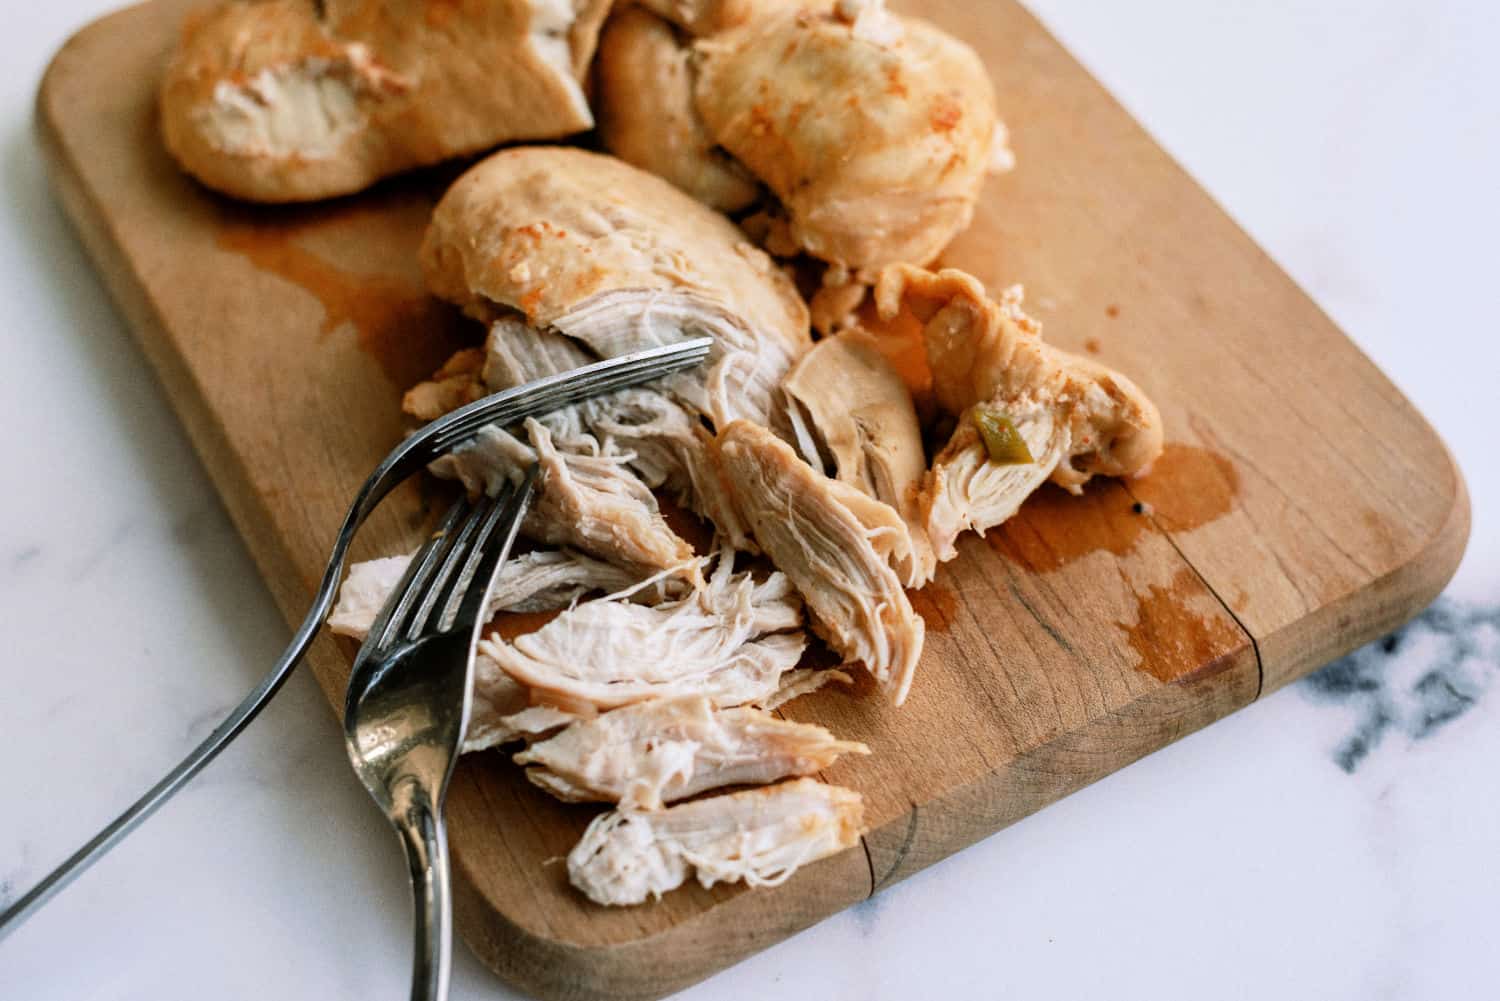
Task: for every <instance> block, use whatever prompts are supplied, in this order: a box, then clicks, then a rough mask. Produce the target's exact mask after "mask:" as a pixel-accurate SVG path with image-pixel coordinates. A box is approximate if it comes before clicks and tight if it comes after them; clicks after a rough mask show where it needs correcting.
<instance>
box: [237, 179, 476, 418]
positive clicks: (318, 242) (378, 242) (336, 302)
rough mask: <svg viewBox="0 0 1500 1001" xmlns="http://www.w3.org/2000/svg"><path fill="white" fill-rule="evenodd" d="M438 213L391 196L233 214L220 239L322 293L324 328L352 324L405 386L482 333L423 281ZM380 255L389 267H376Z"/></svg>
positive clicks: (359, 339) (362, 343)
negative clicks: (419, 249)
mask: <svg viewBox="0 0 1500 1001" xmlns="http://www.w3.org/2000/svg"><path fill="white" fill-rule="evenodd" d="M429 212H430V201H427V200H426V199H425V198H419V199H416V200H414V199H411V198H410V197H409V196H406V197H391V196H389V195H386V196H383V197H382V196H379V195H377V196H375V197H373V198H372V199H371V200H370V201H368V202H341V203H333V204H332V205H329V206H319V207H315V208H311V209H303V210H261V211H259V212H257V213H256V214H255V215H253V216H251V215H249V214H248V213H246V212H244V211H239V210H233V211H232V212H230V213H226V215H228V216H229V217H228V218H227V219H226V221H225V222H224V224H223V225H221V227H220V229H219V233H218V237H217V240H216V242H217V244H218V246H219V247H220V248H222V249H224V250H227V251H231V252H233V253H236V254H239V255H241V256H243V257H244V258H245V259H246V260H248V261H249V262H250V263H251V264H253V265H254V266H255V267H256V268H258V269H260V270H261V271H265V272H268V273H270V274H273V275H276V276H277V277H278V278H281V279H283V280H284V281H287V282H290V283H292V284H294V285H296V286H297V287H299V288H301V289H302V290H303V291H305V292H307V293H308V294H310V295H312V296H313V297H314V298H315V299H317V301H318V303H319V304H320V305H321V306H322V307H323V321H322V323H321V324H320V326H319V331H318V332H319V333H320V334H322V335H325V336H326V335H328V334H331V333H333V332H334V331H336V330H338V329H340V328H341V327H343V326H344V325H346V324H347V325H349V326H351V327H353V328H354V334H355V337H356V343H357V344H358V345H359V347H360V349H361V350H362V351H364V352H365V353H367V354H368V355H370V356H371V357H372V358H373V359H374V360H375V362H376V363H377V364H378V365H379V366H380V368H381V370H382V371H383V372H384V373H385V375H386V377H387V378H388V379H389V380H390V381H391V382H392V383H393V384H394V385H395V386H397V387H398V388H402V389H404V388H406V387H408V386H410V385H412V384H413V383H415V382H418V381H420V380H421V379H424V378H426V377H427V376H428V375H429V374H431V373H432V371H433V370H434V369H436V368H437V367H438V366H439V365H441V364H442V363H443V361H444V360H446V359H447V358H448V357H449V356H450V355H451V354H453V352H455V351H457V350H458V349H459V348H461V347H463V346H465V345H466V344H467V343H470V342H472V340H473V338H474V335H475V334H477V333H478V331H477V328H472V327H470V326H469V325H468V324H466V323H465V322H464V320H463V318H462V316H461V315H460V314H459V312H458V311H457V310H456V309H454V308H453V307H451V306H449V305H448V304H446V303H443V302H440V301H438V300H436V299H433V298H432V297H431V296H429V295H427V293H426V291H425V290H424V288H423V287H422V281H421V277H420V275H419V274H418V273H417V268H416V246H417V243H418V242H419V240H420V238H421V233H422V226H424V225H425V218H426V215H427V214H428V213H429ZM403 244H404V245H405V246H400V245H403ZM372 248H375V249H373V250H372ZM398 248H399V249H405V250H408V253H406V254H401V255H400V256H399V257H397V258H396V260H397V261H399V262H400V263H399V264H397V263H394V262H393V261H391V260H390V258H392V257H393V256H394V255H393V251H395V250H397V249H398ZM377 253H378V254H379V257H377V258H376V261H378V262H379V265H381V266H372V263H373V262H372V261H371V255H372V254H377ZM382 258H383V259H382ZM398 267H404V268H405V269H406V273H404V274H403V273H400V272H399V271H395V270H394V269H395V268H398Z"/></svg>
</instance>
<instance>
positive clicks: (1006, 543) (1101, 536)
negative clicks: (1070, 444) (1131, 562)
mask: <svg viewBox="0 0 1500 1001" xmlns="http://www.w3.org/2000/svg"><path fill="white" fill-rule="evenodd" d="M1238 493H1239V476H1238V474H1237V473H1236V472H1235V469H1234V466H1233V465H1232V464H1231V463H1230V462H1229V460H1228V459H1226V458H1224V457H1223V456H1221V455H1219V454H1217V453H1215V452H1210V451H1209V450H1207V449H1204V448H1199V447H1197V446H1194V445H1182V444H1177V443H1172V444H1169V445H1167V447H1166V448H1165V449H1164V450H1163V452H1162V455H1161V457H1160V458H1158V459H1157V460H1156V462H1155V464H1154V465H1153V466H1152V468H1151V471H1150V473H1149V475H1147V476H1144V477H1141V478H1138V479H1135V480H1132V481H1130V484H1129V489H1128V490H1127V489H1125V488H1124V487H1122V486H1121V485H1120V484H1119V483H1117V482H1114V481H1111V480H1108V479H1104V478H1096V479H1094V480H1092V481H1090V482H1089V484H1088V485H1087V486H1086V487H1085V488H1084V491H1083V494H1082V495H1081V496H1076V497H1075V496H1073V495H1071V494H1069V493H1067V492H1066V491H1064V490H1062V489H1061V488H1059V487H1056V486H1053V485H1052V484H1050V483H1049V484H1047V485H1046V486H1044V487H1042V488H1041V489H1040V490H1038V491H1037V492H1036V493H1034V494H1032V495H1031V496H1030V497H1029V498H1027V500H1026V503H1025V504H1023V505H1021V510H1020V511H1019V512H1018V513H1017V514H1016V516H1015V517H1014V518H1012V519H1011V520H1010V521H1007V522H1006V523H1005V524H1003V525H1001V526H1000V527H998V528H996V529H992V530H991V531H990V532H989V533H988V534H987V535H986V536H985V541H986V542H988V543H989V545H990V547H991V548H992V549H994V550H995V551H996V552H997V553H1000V554H1001V555H1002V556H1004V557H1006V558H1007V559H1009V560H1011V561H1012V562H1015V563H1019V564H1021V565H1023V566H1027V567H1030V568H1031V569H1032V570H1035V571H1036V572H1038V573H1050V572H1052V571H1054V570H1058V569H1061V568H1062V567H1065V566H1067V565H1068V564H1069V563H1072V562H1073V561H1074V560H1076V559H1080V558H1081V557H1084V556H1087V555H1088V554H1089V553H1095V552H1100V551H1103V552H1108V553H1112V554H1114V555H1115V556H1124V555H1125V554H1127V553H1129V552H1130V551H1131V550H1133V549H1134V548H1135V547H1136V545H1137V544H1138V543H1139V542H1140V540H1141V537H1142V536H1143V535H1144V534H1145V533H1146V531H1147V530H1148V529H1149V528H1151V527H1152V526H1153V524H1155V525H1156V526H1159V527H1160V528H1162V529H1164V530H1166V531H1168V532H1190V531H1192V530H1193V529H1195V528H1199V527H1201V526H1203V525H1206V524H1208V523H1209V522H1211V521H1214V520H1216V519H1218V518H1222V517H1223V516H1224V515H1226V514H1228V513H1229V511H1230V510H1231V509H1232V508H1233V507H1234V500H1235V496H1236V495H1237V494H1238ZM1137 498H1139V500H1141V501H1143V502H1145V503H1146V504H1149V505H1151V509H1152V510H1151V511H1150V513H1147V512H1145V511H1141V512H1137V511H1136V510H1135V504H1136V499H1137Z"/></svg>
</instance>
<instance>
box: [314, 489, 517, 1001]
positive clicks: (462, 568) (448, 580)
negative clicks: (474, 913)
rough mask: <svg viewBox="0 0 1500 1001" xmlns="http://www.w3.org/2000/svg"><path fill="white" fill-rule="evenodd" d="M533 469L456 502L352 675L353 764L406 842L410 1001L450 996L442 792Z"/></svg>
mask: <svg viewBox="0 0 1500 1001" xmlns="http://www.w3.org/2000/svg"><path fill="white" fill-rule="evenodd" d="M536 473H537V467H536V466H532V467H531V469H529V470H528V471H527V473H526V478H525V480H524V482H522V484H521V485H520V486H519V487H512V488H509V489H508V490H507V491H505V492H502V493H501V494H500V495H499V496H498V497H496V498H493V499H490V498H482V499H481V500H480V501H478V502H477V503H473V504H471V503H469V502H468V501H467V500H463V501H459V502H458V503H457V504H455V505H454V506H453V510H452V511H450V512H448V517H447V518H446V519H445V520H444V522H443V526H442V528H440V529H439V530H438V531H437V532H436V533H434V534H433V536H432V537H431V538H430V539H429V540H428V541H427V542H426V543H425V544H424V545H423V546H422V548H421V549H419V550H418V551H417V554H416V556H414V557H412V561H411V564H410V565H409V566H408V567H407V569H406V573H405V575H404V576H402V578H401V582H400V583H399V584H397V585H396V589H395V590H394V591H393V592H391V596H390V597H389V598H387V599H386V603H385V607H384V608H383V609H381V612H380V615H379V616H377V617H376V619H375V624H374V625H373V626H371V627H370V633H369V635H368V636H366V637H365V641H364V645H363V646H361V647H360V648H359V656H358V657H356V658H355V661H354V671H353V673H352V674H351V675H350V677H349V692H348V695H347V696H346V697H345V701H344V742H345V744H346V745H347V746H348V750H349V760H350V761H351V762H353V764H354V770H355V772H356V773H357V774H358V775H359V778H360V781H361V782H363V783H364V784H365V788H366V789H368V790H369V792H370V795H371V796H372V797H374V799H375V802H376V803H377V804H379V805H380V808H381V809H382V810H384V811H385V814H386V817H387V818H389V819H390V822H391V824H392V825H393V826H394V827H395V828H396V833H397V834H399V835H400V836H401V845H402V847H403V848H405V849H406V860H407V862H408V864H409V866H410V870H411V889H412V901H413V904H414V905H415V923H414V927H415V946H416V947H415V951H414V953H413V957H414V958H413V961H412V982H411V997H412V1001H437V999H440V998H446V997H447V996H448V970H449V963H450V960H451V958H452V949H453V934H452V925H451V917H452V912H453V903H452V887H451V883H450V879H449V868H448V836H447V826H446V824H445V823H444V821H443V797H444V796H445V794H446V793H447V791H448V777H449V776H450V775H451V774H452V772H453V763H454V761H456V760H457V759H458V750H459V745H460V743H461V742H462V740H463V735H464V730H465V728H466V727H467V726H468V720H469V706H470V702H471V695H470V685H471V684H472V680H473V673H474V644H475V643H477V642H478V641H479V632H480V630H481V629H482V628H483V626H484V621H485V616H484V614H483V612H484V607H485V604H486V599H487V598H488V597H489V592H490V589H491V586H492V585H493V583H494V579H495V577H496V574H497V572H498V570H499V569H500V565H501V564H502V563H504V562H505V558H506V556H507V555H508V554H509V553H510V546H511V543H512V542H513V541H514V540H515V537H516V529H517V528H518V527H519V525H520V523H521V516H522V515H523V514H525V512H526V507H527V504H528V503H529V502H530V500H531V492H532V487H533V484H534V483H535V480H536Z"/></svg>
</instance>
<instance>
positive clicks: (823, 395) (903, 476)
mask: <svg viewBox="0 0 1500 1001" xmlns="http://www.w3.org/2000/svg"><path fill="white" fill-rule="evenodd" d="M778 402H779V403H780V406H778V408H777V412H776V415H775V417H776V424H777V426H778V427H782V426H784V427H785V429H786V437H787V439H788V440H789V441H791V442H792V443H793V444H794V445H795V446H796V448H797V450H798V451H799V452H800V453H801V454H802V458H803V459H805V460H806V461H807V463H808V464H809V465H811V466H812V467H813V468H814V469H818V470H821V471H823V472H824V473H827V474H828V475H830V476H832V477H833V478H835V479H837V480H838V481H840V482H841V483H847V484H848V485H849V486H851V487H854V488H855V489H856V490H858V491H859V492H860V493H863V494H865V495H866V496H869V497H872V498H874V499H875V500H878V501H881V502H883V503H885V504H888V505H890V507H892V508H893V509H894V510H896V511H897V512H898V513H899V514H900V515H901V517H902V518H903V520H905V521H906V523H907V526H908V527H909V528H910V529H911V556H910V558H909V559H903V560H901V561H899V565H898V566H897V567H896V570H897V572H898V573H899V574H900V576H901V582H902V584H904V585H905V586H906V587H921V586H922V585H923V584H924V583H926V582H927V581H928V580H930V579H931V577H932V574H933V571H934V570H935V569H936V567H937V559H936V557H935V556H934V554H933V551H932V547H931V545H930V544H929V543H928V542H927V536H926V532H925V530H924V529H923V528H922V527H921V525H920V524H919V518H918V512H917V509H916V505H917V499H918V491H919V490H920V488H921V485H922V478H923V476H924V475H925V474H926V472H927V457H926V455H925V454H924V453H923V451H922V429H921V427H920V426H919V425H918V424H917V412H916V410H915V408H914V407H913V406H912V401H911V393H910V391H909V390H908V389H907V386H906V383H905V382H903V381H902V379H901V376H899V375H898V374H897V373H896V371H895V369H893V368H891V365H890V363H889V362H888V361H886V358H885V356H884V355H883V354H881V353H880V350H879V349H878V348H877V347H876V346H875V344H874V341H873V340H872V338H871V336H870V335H869V334H868V333H865V332H864V331H859V330H850V331H845V332H844V333H841V334H839V335H837V336H835V337H828V338H824V339H823V340H821V341H819V342H818V343H817V344H816V345H815V346H814V347H813V349H812V350H811V351H809V352H808V353H807V354H805V355H803V356H802V358H801V359H800V360H799V361H798V362H797V364H795V365H793V366H792V370H791V371H790V372H788V373H787V377H786V378H785V379H784V380H782V383H781V395H780V400H779V401H778Z"/></svg>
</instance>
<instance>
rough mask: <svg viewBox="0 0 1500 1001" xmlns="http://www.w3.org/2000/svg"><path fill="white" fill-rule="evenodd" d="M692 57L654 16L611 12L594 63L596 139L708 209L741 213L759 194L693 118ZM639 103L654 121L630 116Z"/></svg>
mask: <svg viewBox="0 0 1500 1001" xmlns="http://www.w3.org/2000/svg"><path fill="white" fill-rule="evenodd" d="M664 6H665V5H664ZM691 58H692V47H691V45H690V43H689V42H688V41H687V40H686V39H684V38H682V37H680V36H679V35H678V33H677V32H676V31H674V30H673V28H672V26H671V25H670V24H668V23H667V22H666V21H664V20H662V19H661V18H659V17H657V16H656V15H655V14H653V13H651V12H650V11H648V10H645V9H643V8H640V7H634V6H628V7H622V8H619V9H617V10H616V11H614V13H612V14H611V15H610V17H609V20H608V21H606V22H605V25H604V31H603V33H602V34H601V35H600V36H599V55H598V58H597V59H596V61H595V64H594V65H595V69H594V72H595V74H596V79H597V81H598V88H597V95H598V97H597V100H596V105H597V108H598V114H599V138H600V140H601V141H602V142H603V143H604V147H605V149H608V150H609V151H610V152H611V153H613V154H614V155H615V156H618V157H619V158H620V159H622V160H624V161H625V162H626V163H631V164H634V165H635V166H637V167H640V168H641V169H642V170H648V171H650V172H651V173H653V174H655V175H657V176H658V177H662V178H665V179H666V180H668V181H670V182H672V184H674V185H676V186H677V187H678V188H681V189H682V190H683V191H685V192H687V193H688V194H690V195H692V196H693V197H694V198H696V199H697V200H698V201H700V202H702V203H703V204H705V205H707V206H709V207H710V208H713V209H717V210H718V211H720V212H740V211H742V210H744V209H747V208H749V207H750V206H751V205H753V204H754V203H755V201H756V200H757V199H758V198H759V197H760V187H759V186H758V185H757V184H756V183H755V179H754V178H752V177H751V176H750V175H749V174H748V173H747V172H746V171H745V169H744V168H743V167H741V166H739V164H737V163H736V162H735V161H734V159H733V158H732V157H730V156H728V155H727V154H726V153H725V152H724V151H723V150H721V149H719V148H718V144H717V143H716V142H714V139H713V137H712V136H710V135H709V134H708V130H707V129H705V128H704V127H703V123H702V122H701V121H700V120H699V119H698V109H697V106H696V105H695V104H694V103H693V70H692V68H691V67H690V66H689V65H688V64H689V61H690V59H691ZM643 97H644V99H645V100H646V102H647V103H649V104H650V105H651V106H652V109H653V111H654V114H652V115H649V116H648V115H642V114H641V113H640V112H639V111H638V110H637V106H638V105H639V104H640V103H641V101H642V100H643Z"/></svg>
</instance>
